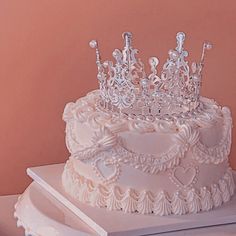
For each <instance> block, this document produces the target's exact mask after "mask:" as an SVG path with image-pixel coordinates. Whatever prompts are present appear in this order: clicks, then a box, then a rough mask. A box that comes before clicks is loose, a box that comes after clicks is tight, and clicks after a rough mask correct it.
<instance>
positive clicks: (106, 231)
mask: <svg viewBox="0 0 236 236" xmlns="http://www.w3.org/2000/svg"><path fill="white" fill-rule="evenodd" d="M62 170H63V164H58V165H50V166H44V167H34V168H30V169H28V171H27V172H28V174H29V175H30V176H31V177H32V178H33V179H34V180H35V181H34V182H33V183H32V184H31V185H30V186H29V187H28V188H27V189H26V191H25V192H24V193H23V194H22V196H21V197H20V198H19V200H18V202H17V204H16V207H15V209H16V211H15V217H16V218H18V226H23V227H24V228H25V231H26V235H33V236H39V235H40V236H78V235H104V236H105V235H109V236H113V235H114V236H115V235H116V236H118V235H125V236H131V235H148V234H152V235H165V236H170V235H171V236H172V235H175V236H177V235H204V236H205V235H208V234H205V233H204V232H211V233H212V232H214V236H216V235H224V234H223V233H222V232H221V231H220V230H219V229H217V230H216V229H215V228H214V229H213V228H204V229H194V230H193V229H191V228H196V227H205V226H214V225H222V224H228V223H234V222H236V197H234V198H233V199H232V200H231V201H230V202H228V203H226V204H225V205H223V206H222V207H220V208H218V209H215V210H214V211H210V212H203V213H199V214H195V215H185V216H169V217H158V216H145V215H138V214H136V215H133V214H124V213H122V212H116V211H107V210H106V209H100V208H93V207H90V206H87V205H85V204H78V203H76V202H75V201H73V199H70V198H69V197H68V196H67V195H66V194H65V193H64V192H63V190H62V188H61V183H60V179H61V173H62ZM36 182H37V183H36ZM69 209H70V210H69ZM81 219H82V220H83V221H84V222H86V224H85V223H83V221H82V220H81ZM186 229H189V230H186ZM190 229H191V230H190ZM176 230H184V231H181V232H180V231H179V232H176ZM170 231H175V232H170ZM163 232H169V233H164V234H163ZM202 232H203V233H202ZM234 232H236V224H235V225H234ZM185 233H186V234H185ZM220 233H221V234H220ZM209 235H212V234H209Z"/></svg>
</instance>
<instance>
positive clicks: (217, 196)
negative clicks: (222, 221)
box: [211, 184, 222, 207]
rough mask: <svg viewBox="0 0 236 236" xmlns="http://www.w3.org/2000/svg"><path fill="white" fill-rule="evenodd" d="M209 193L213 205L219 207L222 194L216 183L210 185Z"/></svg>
mask: <svg viewBox="0 0 236 236" xmlns="http://www.w3.org/2000/svg"><path fill="white" fill-rule="evenodd" d="M211 194H212V200H213V204H214V206H215V207H219V206H220V205H221V204H222V194H221V191H220V189H219V187H218V184H213V185H211Z"/></svg>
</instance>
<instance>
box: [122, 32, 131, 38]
mask: <svg viewBox="0 0 236 236" xmlns="http://www.w3.org/2000/svg"><path fill="white" fill-rule="evenodd" d="M126 37H128V38H132V34H131V33H130V32H124V33H123V34H122V38H123V39H125V38H126Z"/></svg>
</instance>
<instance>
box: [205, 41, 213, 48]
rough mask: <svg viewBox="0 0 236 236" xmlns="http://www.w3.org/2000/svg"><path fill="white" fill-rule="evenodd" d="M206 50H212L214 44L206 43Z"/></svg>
mask: <svg viewBox="0 0 236 236" xmlns="http://www.w3.org/2000/svg"><path fill="white" fill-rule="evenodd" d="M204 48H206V49H207V50H210V49H212V43H210V42H204Z"/></svg>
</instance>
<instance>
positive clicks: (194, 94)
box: [90, 32, 212, 118]
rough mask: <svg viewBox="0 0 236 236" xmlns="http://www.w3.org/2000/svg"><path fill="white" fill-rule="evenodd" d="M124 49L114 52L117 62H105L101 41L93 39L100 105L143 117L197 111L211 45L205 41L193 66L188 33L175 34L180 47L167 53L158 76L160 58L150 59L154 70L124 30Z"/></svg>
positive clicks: (104, 108) (91, 43)
mask: <svg viewBox="0 0 236 236" xmlns="http://www.w3.org/2000/svg"><path fill="white" fill-rule="evenodd" d="M122 36H123V39H124V48H123V50H120V49H115V50H114V51H113V53H112V55H113V57H114V59H115V62H112V61H102V60H101V56H100V51H99V47H98V42H97V41H96V40H92V41H91V42H90V47H92V48H95V50H96V64H97V67H98V75H97V79H98V82H99V88H100V99H99V101H98V104H97V105H98V106H97V107H98V108H99V109H103V110H110V111H114V112H120V113H125V114H127V115H132V114H133V115H135V116H144V117H148V116H149V117H160V118H161V117H164V116H172V115H174V116H176V115H177V116H178V115H180V116H181V115H184V114H185V113H189V112H194V110H195V109H196V108H197V107H198V106H199V104H200V100H199V97H200V88H201V80H202V69H203V65H204V57H205V52H206V50H208V49H211V48H212V45H211V44H210V43H209V42H204V44H203V49H202V55H201V58H200V62H198V63H196V62H193V63H192V65H191V69H190V68H189V66H188V62H187V61H186V57H187V56H188V52H187V51H186V50H184V47H183V45H184V40H185V34H184V33H183V32H179V33H177V35H176V40H177V46H176V48H175V49H171V50H169V52H168V56H169V57H168V59H167V61H166V62H165V64H164V66H163V69H162V71H161V73H160V74H159V75H158V72H157V66H158V64H159V60H158V58H157V57H151V58H149V64H150V67H151V73H150V74H147V73H146V72H145V70H144V64H143V63H142V61H141V60H140V59H137V58H136V55H137V53H138V50H137V49H135V48H133V47H132V34H131V33H130V32H125V33H123V35H122Z"/></svg>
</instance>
